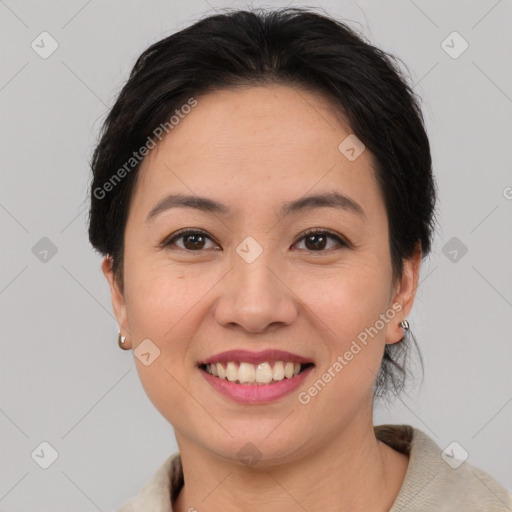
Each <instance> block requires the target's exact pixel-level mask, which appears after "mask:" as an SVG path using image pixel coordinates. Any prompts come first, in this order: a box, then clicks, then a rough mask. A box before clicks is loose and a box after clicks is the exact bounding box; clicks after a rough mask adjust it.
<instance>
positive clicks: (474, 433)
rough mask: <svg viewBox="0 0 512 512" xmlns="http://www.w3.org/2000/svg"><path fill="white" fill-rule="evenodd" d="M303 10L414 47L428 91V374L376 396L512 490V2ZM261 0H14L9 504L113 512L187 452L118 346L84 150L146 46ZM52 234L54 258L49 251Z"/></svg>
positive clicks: (5, 387)
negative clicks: (431, 230) (90, 213)
mask: <svg viewBox="0 0 512 512" xmlns="http://www.w3.org/2000/svg"><path fill="white" fill-rule="evenodd" d="M252 5H253V6H269V5H271V6H280V5H290V4H285V3H284V2H274V3H272V4H268V3H267V4H262V3H259V2H254V3H253V4H252ZM293 5H317V6H318V5H320V6H322V7H323V8H324V9H325V10H326V11H327V12H328V13H329V14H331V15H333V16H336V17H338V19H344V20H346V21H348V22H349V24H350V25H351V26H353V27H355V28H356V29H358V30H360V31H361V32H363V33H364V34H365V35H366V36H367V37H368V38H369V39H370V41H371V42H372V43H373V44H375V45H377V46H379V47H381V48H382V49H384V50H386V51H389V52H391V53H393V54H395V55H397V56H399V57H400V58H401V59H402V60H403V62H404V63H405V65H406V66H407V68H408V69H409V72H410V76H411V81H412V82H413V83H414V84H415V91H417V92H418V93H419V94H420V95H421V96H422V97H423V98H424V101H423V109H424V112H425V116H426V121H427V129H428V131H429V135H430V138H431V143H432V151H433V157H434V164H435V172H436V175H437V180H438V185H439V189H440V197H439V199H440V203H439V222H440V227H439V229H438V233H437V235H436V240H435V245H434V250H433V254H432V257H431V258H430V259H428V260H427V261H425V263H424V266H423V269H422V277H421V279H422V282H421V285H420V287H419V290H418V296H417V300H416V305H415V308H414V312H413V314H412V315H411V317H410V322H411V325H412V328H413V330H414V333H415V334H416V336H417V338H418V340H419V343H420V345H421V350H422V353H423V356H424V359H425V381H424V383H423V385H422V387H419V386H416V387H415V388H413V389H411V391H410V392H409V394H408V395H407V394H404V395H403V396H401V397H400V398H399V399H396V400H395V401H394V402H393V403H392V404H388V405H386V404H382V405H380V406H379V407H378V409H377V410H376V412H375V423H377V424H378V423H385V422H391V423H409V424H412V425H414V426H416V427H418V428H421V429H423V430H424V431H425V432H426V433H428V434H429V435H430V436H431V437H432V438H433V439H434V440H435V441H436V442H437V443H438V444H439V445H440V446H441V448H445V447H446V446H447V445H449V443H451V442H452V441H457V442H458V443H459V444H460V445H461V446H462V447H463V448H464V449H465V450H466V451H467V452H468V453H469V458H468V462H470V463H472V464H474V465H477V466H479V467H481V468H482V469H484V470H485V471H487V472H489V473H490V474H491V475H493V476H494V477H495V478H496V479H497V480H498V481H499V482H500V483H501V484H503V485H504V486H506V487H508V488H509V489H512V456H511V451H512V450H511V436H510V432H512V428H511V427H512V377H511V371H510V369H511V355H512V343H511V334H510V333H511V330H512V272H511V270H510V268H511V267H510V262H511V261H512V237H511V233H512V199H511V198H512V188H510V187H512V173H511V160H512V156H511V152H510V145H511V142H510V141H512V126H511V122H510V119H511V117H510V116H511V113H512V98H511V97H512V76H511V71H510V51H511V46H512V45H511V42H512V41H511V39H512V35H511V30H510V26H511V18H512V16H511V14H512V5H511V2H510V1H509V0H502V1H495V0H492V1H481V2H476V1H471V2H468V1H466V2H461V1H444V0H438V1H429V2H427V1H420V0H416V1H414V2H413V1H412V0H399V1H398V0H397V1H389V2H382V1H378V0H375V1H363V0H361V1H359V2H355V1H352V2H348V1H340V0H336V1H325V2H322V3H319V4H313V3H307V4H303V3H301V2H294V3H293ZM248 6H250V4H248V3H245V2H224V3H223V2H220V1H219V2H217V1H213V0H211V1H208V2H205V1H203V0H190V1H187V2H185V3H181V2H178V1H177V0H174V1H152V2H144V3H143V2H141V1H134V0H131V1H126V0H125V1H109V2H107V1H104V2H100V1H99V0H92V1H85V0H80V1H69V0H68V1H66V2H64V1H47V2H35V1H33V2H19V1H14V0H0V38H1V47H2V52H3V53H2V74H1V78H0V105H1V109H2V110H1V112H2V114H1V118H0V119H1V121H0V129H1V133H0V140H1V142H2V151H1V166H0V169H1V188H0V226H1V240H2V251H1V254H2V256H1V257H2V260H1V261H2V264H1V271H0V315H1V316H0V321H1V331H0V332H1V356H0V365H1V366H0V368H1V369H0V379H1V380H0V429H1V434H2V435H1V438H0V439H1V440H0V449H1V456H0V510H1V511H2V512H8V511H19V510H23V511H25V512H28V511H36V510H37V511H43V510H44V511H46V510H48V511H49V510H52V511H53V512H60V511H66V512H68V511H70V510H74V511H89V510H102V511H109V510H113V509H114V508H116V507H117V506H118V505H119V504H120V503H121V502H123V501H124V500H126V499H127V498H129V497H130V496H133V495H134V494H136V493H137V492H138V491H139V490H140V488H141V487H142V486H143V485H144V484H145V482H146V481H147V480H148V479H149V478H150V477H151V476H152V475H153V473H154V472H155V471H156V469H157V468H158V467H159V466H160V464H161V463H162V462H163V461H164V459H165V458H166V457H167V456H168V455H170V454H171V453H173V452H174V451H175V450H176V445H175V442H174V436H173V433H172V428H171V426H170V425H169V424H168V423H167V421H166V420H165V419H164V418H163V417H162V416H161V415H160V414H159V412H158V411H157V410H156V409H155V408H154V407H153V405H152V404H151V403H150V402H149V399H148V398H147V396H146V395H145V392H144V390H143V388H142V386H141V385H140V383H139V380H138V376H137V373H136V370H135V364H134V361H133V355H132V353H131V352H123V351H121V350H119V348H118V346H117V324H116V321H115V319H114V317H113V314H112V309H111V302H110V295H109V290H108V286H107V282H106V281H105V279H104V277H103V274H102V273H101V269H100V263H101V258H100V256H99V255H98V254H95V253H94V252H93V250H92V249H91V247H90V246H89V242H88V238H87V224H86V223H87V206H88V196H87V192H88V184H89V168H88V160H89V158H90V155H91V151H92V147H93V144H94V142H95V140H96V136H97V133H98V130H99V127H100V123H101V121H102V119H103V118H104V116H105V114H106V112H107V111H108V107H109V106H111V105H112V103H113V101H114V99H115V96H116V94H117V93H118V92H119V90H120V88H121V86H122V84H123V82H124V81H125V80H126V78H127V75H128V73H129V71H130V69H131V67H132V65H133V64H134V61H135V59H136V57H137V56H138V55H139V54H140V53H141V52H142V51H143V50H144V49H145V48H146V47H147V46H148V45H149V44H150V43H152V42H155V41H157V40H159V39H161V38H162V37H164V36H165V35H169V34H170V33H172V32H175V31H176V30H179V29H181V28H184V27H185V26H187V25H189V24H191V23H192V22H193V21H195V20H197V19H199V17H201V16H202V15H204V14H207V13H213V12H215V10H216V9H221V8H225V7H248ZM43 31H47V32H49V33H50V34H51V36H52V37H53V38H54V39H55V40H56V41H57V42H58V45H59V46H58V49H57V50H56V51H55V52H54V53H53V54H52V55H51V56H49V57H48V58H47V59H43V58H41V57H40V56H39V54H38V53H36V52H35V51H34V50H33V49H32V47H31V43H32V41H33V40H36V42H37V41H38V40H39V41H40V39H38V36H39V34H40V33H41V32H43ZM453 31H457V32H458V33H459V34H460V35H461V36H462V37H463V38H464V39H465V40H466V41H467V42H468V44H469V47H468V49H467V50H466V51H465V52H464V53H462V54H461V55H460V56H458V57H457V58H453V57H452V56H450V55H448V54H447V53H446V51H445V50H444V49H443V47H442V41H443V40H445V39H446V38H447V36H448V35H449V34H451V33H452V32H453ZM451 41H453V42H451ZM445 44H449V45H450V46H452V49H451V51H452V53H453V52H454V51H456V52H458V51H460V49H461V48H462V46H461V41H460V40H453V38H452V39H448V43H445ZM45 47H46V48H48V47H49V45H48V44H45ZM507 187H509V188H507ZM43 237H47V238H48V239H49V240H50V241H51V243H52V244H54V246H55V249H56V250H57V252H56V253H55V254H53V253H52V252H51V248H50V250H49V252H48V253H46V256H45V253H44V252H42V251H43V250H44V249H45V248H46V249H48V247H49V242H48V241H47V240H43V241H41V239H42V238H43ZM453 237H456V239H455V240H453ZM36 244H39V245H36ZM34 246H35V249H34ZM464 247H466V248H467V253H466V254H463V251H464ZM454 251H455V252H454ZM45 257H46V261H44V258H45ZM42 259H43V261H42ZM43 441H46V442H48V443H49V444H50V445H51V446H52V447H53V448H54V449H55V450H56V452H58V458H57V460H56V461H55V462H54V463H53V464H52V465H51V466H50V467H49V468H48V469H42V468H41V467H40V466H39V465H38V464H37V463H36V462H35V461H34V460H33V458H32V456H31V454H32V453H33V452H34V450H36V452H37V451H39V452H40V448H38V447H39V445H40V443H42V442H43ZM49 453H50V452H49V450H48V449H46V450H45V457H47V456H48V454H49ZM35 458H36V459H37V457H35ZM475 485H479V484H478V482H476V483H475Z"/></svg>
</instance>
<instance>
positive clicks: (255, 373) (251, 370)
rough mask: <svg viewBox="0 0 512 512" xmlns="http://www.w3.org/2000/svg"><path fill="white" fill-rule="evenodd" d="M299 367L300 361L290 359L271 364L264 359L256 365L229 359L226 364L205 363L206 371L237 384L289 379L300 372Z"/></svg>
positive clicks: (264, 382)
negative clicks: (295, 361) (293, 361)
mask: <svg viewBox="0 0 512 512" xmlns="http://www.w3.org/2000/svg"><path fill="white" fill-rule="evenodd" d="M301 368H302V367H301V364H300V363H292V362H291V361H288V362H284V361H275V362H274V363H273V364H271V363H270V362H267V361H265V362H263V363H260V364H258V365H254V364H251V363H246V362H241V363H238V362H235V361H229V362H228V363H227V364H225V363H213V364H207V365H206V371H207V373H209V374H211V375H214V376H215V377H219V378H220V379H224V380H228V381H230V382H236V383H238V384H270V383H271V382H279V381H281V380H283V379H285V378H286V379H291V378H292V377H295V376H296V375H298V374H299V373H300V370H301Z"/></svg>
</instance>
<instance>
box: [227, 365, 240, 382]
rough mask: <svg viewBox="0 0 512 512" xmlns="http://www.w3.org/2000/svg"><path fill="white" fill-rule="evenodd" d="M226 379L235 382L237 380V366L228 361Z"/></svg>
mask: <svg viewBox="0 0 512 512" xmlns="http://www.w3.org/2000/svg"><path fill="white" fill-rule="evenodd" d="M226 377H227V378H228V380H229V381H231V382H235V380H237V379H238V366H237V365H236V364H235V363H233V362H232V361H230V362H229V363H228V366H227V368H226Z"/></svg>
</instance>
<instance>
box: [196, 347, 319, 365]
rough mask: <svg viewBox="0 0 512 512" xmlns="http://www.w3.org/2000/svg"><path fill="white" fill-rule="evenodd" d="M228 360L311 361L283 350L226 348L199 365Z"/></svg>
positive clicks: (257, 361) (251, 361)
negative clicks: (226, 349)
mask: <svg viewBox="0 0 512 512" xmlns="http://www.w3.org/2000/svg"><path fill="white" fill-rule="evenodd" d="M230 361H241V362H246V363H252V364H259V363H264V362H265V361H290V362H292V363H312V361H311V360H310V359H306V358H305V357H302V356H299V355H298V354H292V353H291V352H286V351H284V350H277V349H268V350H262V351H261V352H251V351H249V350H228V351H226V352H220V353H219V354H215V355H214V356H211V357H209V358H208V359H205V360H204V361H200V362H199V365H202V364H212V363H228V362H230Z"/></svg>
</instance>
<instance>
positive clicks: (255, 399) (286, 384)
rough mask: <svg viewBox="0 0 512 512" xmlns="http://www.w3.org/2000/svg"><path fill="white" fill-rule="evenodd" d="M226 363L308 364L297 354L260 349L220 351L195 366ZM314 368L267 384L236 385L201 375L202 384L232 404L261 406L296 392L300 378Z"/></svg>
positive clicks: (306, 360) (204, 374)
mask: <svg viewBox="0 0 512 512" xmlns="http://www.w3.org/2000/svg"><path fill="white" fill-rule="evenodd" d="M229 361H234V362H247V363H251V364H259V363H264V362H265V361H268V362H272V361H285V362H288V361H289V362H292V363H302V364H305V363H312V361H311V360H308V359H306V358H304V357H302V356H299V355H297V354H292V353H291V352H285V351H283V350H275V349H270V350H263V351H261V352H250V351H248V350H228V351H227V352H221V353H219V354H216V355H214V356H212V357H209V358H208V359H205V360H204V361H202V362H200V363H198V365H199V366H202V365H206V364H212V363H228V362H229ZM313 368H314V366H310V367H307V368H305V369H304V370H303V371H302V372H301V373H299V374H298V375H295V376H294V377H292V378H291V379H287V378H285V379H283V380H281V381H279V382H273V383H270V384H236V383H234V382H230V381H228V380H225V379H220V378H219V377H215V376H214V375H210V374H209V373H207V372H206V371H204V370H202V369H201V370H200V371H201V375H202V376H203V377H204V378H205V379H206V381H207V382H208V383H209V384H210V385H211V386H212V387H213V388H214V389H215V390H217V391H218V392H219V393H221V394H222V395H224V396H227V397H228V398H231V399H232V400H234V401H235V402H239V403H246V404H264V403H269V402H272V401H275V400H278V399H280V398H282V397H284V396H285V395H288V394H289V393H291V392H292V391H294V390H295V389H297V388H298V387H299V386H300V385H301V383H302V382H303V381H304V379H305V378H306V377H307V376H308V375H309V374H310V372H311V371H312V370H313Z"/></svg>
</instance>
